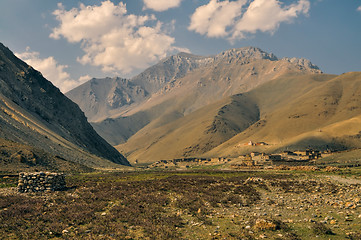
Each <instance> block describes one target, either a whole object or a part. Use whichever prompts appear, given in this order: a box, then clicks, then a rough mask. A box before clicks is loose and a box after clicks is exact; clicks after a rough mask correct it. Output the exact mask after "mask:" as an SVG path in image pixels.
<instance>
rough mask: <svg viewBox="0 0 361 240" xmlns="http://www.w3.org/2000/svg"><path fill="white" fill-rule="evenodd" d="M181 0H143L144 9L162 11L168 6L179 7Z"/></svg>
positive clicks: (168, 7)
mask: <svg viewBox="0 0 361 240" xmlns="http://www.w3.org/2000/svg"><path fill="white" fill-rule="evenodd" d="M181 2H182V0H144V9H152V10H154V11H158V12H162V11H166V10H168V9H170V8H175V7H179V5H180V4H181Z"/></svg>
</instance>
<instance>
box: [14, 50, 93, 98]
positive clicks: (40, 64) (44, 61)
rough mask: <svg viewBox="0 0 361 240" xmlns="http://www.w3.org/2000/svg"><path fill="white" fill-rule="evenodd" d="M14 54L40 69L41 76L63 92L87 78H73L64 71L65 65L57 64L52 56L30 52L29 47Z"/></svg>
mask: <svg viewBox="0 0 361 240" xmlns="http://www.w3.org/2000/svg"><path fill="white" fill-rule="evenodd" d="M15 55H16V56H17V57H18V58H20V59H22V60H23V61H24V62H26V63H27V64H29V65H30V66H32V67H33V68H34V69H36V70H38V71H40V72H41V73H42V74H43V76H44V77H45V78H46V79H48V80H49V81H51V82H52V83H53V84H54V85H55V86H57V87H58V88H59V89H60V91H62V92H63V93H65V92H67V91H69V90H71V89H73V88H74V87H76V86H78V85H80V84H81V83H83V82H85V80H89V79H90V77H89V76H88V77H89V78H87V79H84V78H82V79H79V80H73V79H72V78H71V77H70V75H69V73H68V72H66V68H68V66H67V65H61V64H59V63H58V62H57V61H56V60H55V59H54V57H48V58H40V54H39V53H38V52H31V51H30V48H29V47H27V48H26V52H23V53H15Z"/></svg>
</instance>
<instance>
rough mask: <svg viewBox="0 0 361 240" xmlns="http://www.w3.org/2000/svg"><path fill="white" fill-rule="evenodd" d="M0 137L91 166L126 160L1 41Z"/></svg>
mask: <svg viewBox="0 0 361 240" xmlns="http://www.w3.org/2000/svg"><path fill="white" fill-rule="evenodd" d="M0 86H1V87H0V126H1V128H0V138H3V139H6V140H8V141H9V140H10V141H13V142H18V143H20V144H24V145H29V146H32V147H35V148H39V149H42V150H44V151H45V152H47V153H50V154H53V155H58V156H60V157H61V158H63V159H66V160H70V161H73V162H78V163H80V164H83V165H87V166H91V167H107V166H116V164H124V165H129V163H128V161H127V160H126V159H125V158H124V157H123V156H122V155H121V154H119V152H117V151H116V150H115V149H114V148H113V147H112V146H111V145H109V144H108V143H107V142H106V141H105V140H104V139H102V138H101V137H100V136H99V135H98V134H97V133H96V132H95V131H94V129H93V128H92V127H91V125H90V124H89V123H88V122H87V120H86V118H85V116H84V113H83V112H82V111H81V110H80V109H79V107H78V106H77V105H76V104H75V103H73V102H72V101H71V100H69V99H68V98H66V97H65V96H64V95H63V94H62V93H61V92H60V91H59V89H57V88H56V87H54V86H53V85H52V84H51V83H50V82H49V81H47V80H46V79H45V78H44V77H43V76H42V75H41V73H40V72H38V71H36V70H34V69H33V68H32V67H30V66H28V65H27V64H26V63H24V62H23V61H21V60H20V59H18V58H17V57H15V56H14V55H13V53H12V52H11V51H10V50H9V49H8V48H6V47H5V46H3V45H2V44H0Z"/></svg>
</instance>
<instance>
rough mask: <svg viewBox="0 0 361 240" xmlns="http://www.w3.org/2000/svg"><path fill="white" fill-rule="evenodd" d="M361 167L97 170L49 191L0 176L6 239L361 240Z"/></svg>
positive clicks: (0, 221)
mask: <svg viewBox="0 0 361 240" xmlns="http://www.w3.org/2000/svg"><path fill="white" fill-rule="evenodd" d="M360 173H361V171H360V170H359V169H351V170H350V169H344V170H341V171H338V172H336V173H332V174H331V173H326V172H317V173H315V172H286V171H283V172H281V171H278V172H277V171H271V172H211V171H208V172H205V171H198V172H187V173H180V172H133V173H92V174H81V175H69V176H67V186H68V190H66V191H62V192H55V193H50V194H49V193H37V194H19V193H17V192H16V188H15V186H16V181H17V179H16V178H11V177H10V178H1V179H0V238H1V239H263V238H267V239H361V230H360V226H361V180H360Z"/></svg>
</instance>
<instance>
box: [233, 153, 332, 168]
mask: <svg viewBox="0 0 361 240" xmlns="http://www.w3.org/2000/svg"><path fill="white" fill-rule="evenodd" d="M330 154H331V153H330V152H329V151H326V152H321V151H318V150H311V149H308V150H305V151H283V152H281V153H278V154H266V153H258V152H252V153H250V154H247V155H244V156H240V157H239V160H240V166H264V165H277V164H287V163H296V164H297V163H301V164H304V163H308V162H314V161H315V160H316V159H319V158H322V157H325V156H326V155H327V156H328V155H330Z"/></svg>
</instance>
